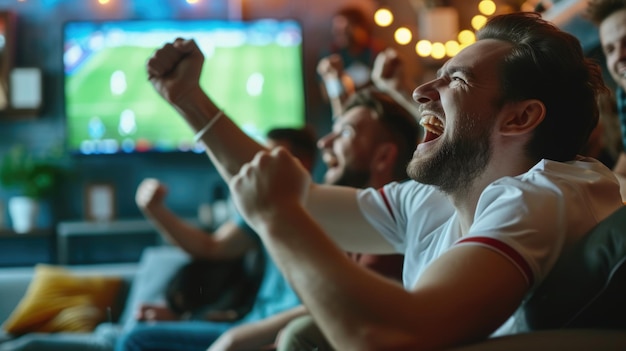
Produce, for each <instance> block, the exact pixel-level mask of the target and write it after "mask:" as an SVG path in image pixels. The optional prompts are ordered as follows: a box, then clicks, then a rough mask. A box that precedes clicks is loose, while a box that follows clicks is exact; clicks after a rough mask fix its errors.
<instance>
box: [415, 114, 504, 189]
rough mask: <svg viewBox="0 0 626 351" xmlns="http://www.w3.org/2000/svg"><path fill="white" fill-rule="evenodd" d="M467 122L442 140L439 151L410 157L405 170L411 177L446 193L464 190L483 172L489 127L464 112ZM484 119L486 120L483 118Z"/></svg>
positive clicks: (488, 150)
mask: <svg viewBox="0 0 626 351" xmlns="http://www.w3.org/2000/svg"><path fill="white" fill-rule="evenodd" d="M465 118H466V120H467V121H470V122H469V123H467V124H466V125H465V126H464V127H465V128H460V130H459V132H458V133H456V135H455V136H454V138H453V140H451V141H445V140H441V141H440V143H441V145H440V148H439V150H438V152H437V153H436V154H435V155H434V156H433V157H430V158H428V159H423V160H419V159H412V160H411V162H410V163H409V165H408V166H407V174H408V175H409V177H411V178H412V179H414V180H416V181H418V182H420V183H424V184H430V185H434V186H437V187H438V188H439V189H440V190H441V191H443V192H445V193H447V194H454V193H458V192H461V191H466V189H467V188H468V186H470V185H471V184H472V182H473V181H474V180H475V179H476V178H477V177H478V176H480V175H481V174H482V172H483V171H484V170H485V168H486V166H487V163H488V162H489V159H490V157H491V153H492V150H491V145H490V143H489V136H490V135H491V129H490V128H489V129H484V130H480V128H479V127H476V125H475V123H473V122H475V121H476V119H474V118H472V117H471V116H465ZM485 122H486V121H485Z"/></svg>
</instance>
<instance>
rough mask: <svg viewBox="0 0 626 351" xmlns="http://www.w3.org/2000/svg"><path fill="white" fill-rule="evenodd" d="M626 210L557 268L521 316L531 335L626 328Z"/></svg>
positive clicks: (605, 223) (603, 224) (598, 228)
mask: <svg viewBox="0 0 626 351" xmlns="http://www.w3.org/2000/svg"><path fill="white" fill-rule="evenodd" d="M625 262H626V206H625V207H623V208H620V209H619V210H617V211H616V212H615V213H613V214H612V215H611V216H609V217H607V218H606V219H605V220H603V221H602V222H600V223H599V224H598V225H597V226H596V227H595V228H594V229H592V230H591V232H590V233H589V234H588V235H587V236H586V237H585V238H584V239H583V240H582V241H581V242H579V243H577V244H576V246H575V247H574V248H573V249H572V250H571V251H569V252H567V253H566V254H564V255H563V256H562V257H561V258H560V259H559V261H558V262H557V263H556V265H555V266H554V268H553V269H552V271H551V272H550V274H549V275H548V276H547V277H546V279H545V281H544V282H543V283H542V284H541V285H540V286H539V287H538V288H537V290H536V291H535V292H534V293H533V295H532V296H531V298H530V299H529V300H528V301H527V302H525V303H524V304H523V305H522V307H521V308H520V309H519V310H518V311H517V313H518V314H521V315H520V317H522V319H521V320H524V319H525V320H526V323H527V328H528V330H529V331H531V330H541V329H561V328H613V329H615V328H617V329H622V328H624V327H626V301H625V299H626V263H625Z"/></svg>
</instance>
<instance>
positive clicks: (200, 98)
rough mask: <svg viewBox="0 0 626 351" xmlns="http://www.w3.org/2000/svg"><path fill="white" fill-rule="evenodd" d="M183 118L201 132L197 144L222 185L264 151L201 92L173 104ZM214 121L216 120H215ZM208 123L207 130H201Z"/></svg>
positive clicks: (196, 130) (195, 130) (198, 91)
mask: <svg viewBox="0 0 626 351" xmlns="http://www.w3.org/2000/svg"><path fill="white" fill-rule="evenodd" d="M172 105H173V106H174V108H175V109H176V110H177V111H178V112H179V113H180V114H181V115H182V116H183V117H184V118H185V120H186V121H187V123H188V124H189V126H190V127H191V129H192V130H193V132H194V133H198V132H200V131H203V133H202V134H201V135H200V138H199V141H201V142H202V143H203V144H204V145H205V146H206V152H207V154H208V155H209V157H210V158H211V161H212V162H213V164H214V165H215V167H216V168H217V169H218V171H219V172H220V174H221V175H222V177H223V178H224V180H225V181H228V180H230V178H231V177H232V176H233V175H234V174H236V173H237V172H239V169H240V168H241V166H242V165H243V164H244V163H246V162H248V161H250V160H251V159H252V158H253V157H254V155H255V154H256V153H257V152H258V151H260V150H262V149H263V148H264V147H263V146H262V145H260V144H259V143H257V142H256V141H255V140H253V139H252V138H251V137H249V136H248V135H247V134H245V133H244V132H243V131H242V130H241V129H240V128H239V127H238V126H237V125H236V124H235V123H234V122H233V121H232V120H231V119H230V118H229V116H228V115H227V113H226V111H222V112H221V113H220V109H219V107H218V106H216V105H215V104H214V103H213V101H212V100H211V99H210V98H209V97H208V96H207V95H206V94H205V93H204V92H203V91H202V90H197V91H195V92H194V93H193V94H190V96H188V97H185V98H184V99H179V101H177V102H176V103H173V104H172ZM214 118H218V119H217V120H214V121H213V119H214ZM209 123H211V125H210V128H209V129H203V128H204V127H206V126H207V124H209Z"/></svg>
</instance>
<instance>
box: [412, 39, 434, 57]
mask: <svg viewBox="0 0 626 351" xmlns="http://www.w3.org/2000/svg"><path fill="white" fill-rule="evenodd" d="M415 52H416V53H417V55H419V56H421V57H428V56H430V53H431V52H433V45H432V43H431V42H430V41H428V40H420V41H418V42H417V44H415Z"/></svg>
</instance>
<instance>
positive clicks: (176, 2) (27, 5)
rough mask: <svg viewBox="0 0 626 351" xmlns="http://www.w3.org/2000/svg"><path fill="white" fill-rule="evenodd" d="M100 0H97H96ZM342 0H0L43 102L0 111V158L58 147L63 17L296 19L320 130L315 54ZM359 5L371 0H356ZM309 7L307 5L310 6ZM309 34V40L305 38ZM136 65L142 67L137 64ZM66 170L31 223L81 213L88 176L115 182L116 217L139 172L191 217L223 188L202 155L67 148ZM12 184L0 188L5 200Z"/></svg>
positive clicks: (324, 124) (21, 62)
mask: <svg viewBox="0 0 626 351" xmlns="http://www.w3.org/2000/svg"><path fill="white" fill-rule="evenodd" d="M103 2H105V1H103ZM345 3H348V1H339V2H337V1H331V0H323V1H320V0H306V1H297V2H291V1H286V0H285V1H276V0H275V1H262V2H261V1H258V2H252V1H250V3H249V4H248V3H246V2H245V1H243V2H236V1H226V0H220V1H215V0H212V1H205V0H201V1H199V2H198V3H197V4H195V5H191V4H189V3H188V2H186V1H185V0H124V1H122V0H110V1H109V2H108V3H107V4H100V3H99V1H98V0H19V1H18V0H0V11H11V12H13V13H14V14H15V15H16V18H17V31H16V33H15V37H16V47H15V53H14V66H15V67H36V68H39V69H41V71H42V84H43V97H42V99H43V106H42V108H41V109H40V111H39V112H38V113H37V114H35V115H32V116H31V115H26V116H24V115H20V114H11V113H6V112H0V157H2V156H3V155H4V154H5V153H6V152H7V151H8V150H9V148H11V147H12V146H13V145H15V144H18V143H19V144H24V145H26V146H27V148H28V149H30V150H32V151H33V152H35V153H37V152H40V151H42V150H48V149H51V148H57V147H64V143H65V135H66V134H65V133H66V131H65V119H64V118H65V117H64V115H63V75H62V74H63V72H62V27H63V24H64V23H65V22H66V21H69V20H93V19H96V20H109V19H145V18H151V19H164V18H175V19H193V18H220V19H227V18H232V19H240V18H241V19H254V18H262V17H277V18H293V19H296V20H299V21H300V22H301V23H302V24H303V28H304V31H305V38H304V45H305V47H304V61H305V82H306V88H305V89H306V91H307V121H308V122H309V123H310V124H312V125H313V126H315V127H316V128H317V129H318V132H319V133H320V134H321V133H324V132H325V131H326V130H327V129H328V127H329V126H328V120H329V118H327V116H326V113H327V109H326V108H324V107H323V104H320V103H319V101H320V98H319V92H318V89H317V82H316V77H315V73H314V72H315V65H316V63H317V55H318V52H319V51H320V48H321V47H324V46H325V45H326V44H325V43H328V40H329V35H330V33H328V32H329V30H328V28H329V27H328V21H329V18H330V15H331V14H332V13H333V12H334V11H335V10H336V9H337V8H338V7H339V6H341V5H342V4H345ZM359 5H362V6H363V5H365V6H366V8H367V6H368V5H369V6H370V7H371V2H369V1H367V2H365V1H362V2H359ZM311 9H315V10H311ZM313 34H314V35H315V38H316V39H315V40H309V37H311V36H312V35H313ZM137 69H143V67H138V68H137ZM68 158H69V163H70V164H71V166H72V176H71V177H70V178H68V180H67V181H66V182H65V184H64V185H63V186H62V187H61V188H60V189H59V191H58V194H57V195H56V196H54V197H53V198H52V199H50V201H49V202H46V203H44V209H45V210H44V212H43V213H44V214H42V215H40V217H41V218H40V219H39V222H40V223H39V224H40V226H43V227H50V228H52V227H54V225H55V224H56V223H57V222H58V221H62V220H80V219H83V218H84V215H85V213H84V208H83V207H84V203H83V192H84V187H85V186H86V184H88V183H90V182H107V183H112V184H114V186H115V195H116V202H115V205H116V217H117V218H137V217H141V214H140V213H139V211H138V209H137V208H136V206H135V203H134V192H135V188H136V186H137V185H138V184H139V182H140V181H141V180H142V179H143V178H144V177H148V176H150V177H157V178H159V179H161V180H163V181H164V182H166V183H167V184H168V186H169V187H170V196H169V198H168V204H169V205H170V206H171V207H172V208H173V209H174V210H175V211H177V212H178V213H180V214H182V215H185V216H195V215H196V211H197V207H198V205H199V204H200V203H204V202H211V201H212V200H213V198H212V197H213V195H212V194H213V193H214V192H213V190H214V188H215V187H224V184H223V183H222V181H221V179H220V178H219V176H218V175H217V173H216V172H215V170H214V168H213V166H212V165H211V164H210V162H209V161H208V158H207V157H206V156H205V155H204V154H191V153H170V154H156V153H149V154H148V153H146V154H116V155H89V156H76V155H68ZM12 195H13V191H12V190H10V189H2V188H0V202H1V203H3V204H4V205H5V206H3V207H4V209H2V211H4V213H5V216H4V217H5V218H6V221H8V215H7V214H6V203H7V200H8V198H9V197H10V196H12Z"/></svg>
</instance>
